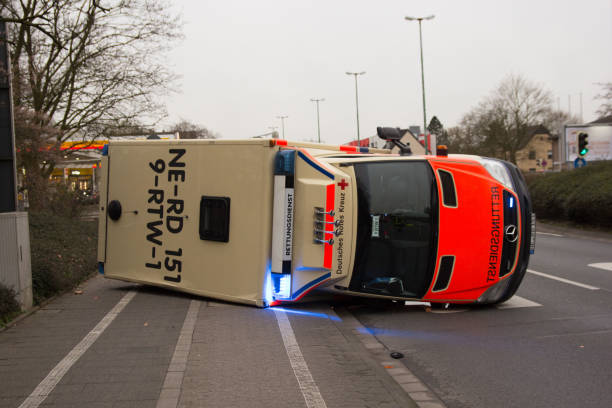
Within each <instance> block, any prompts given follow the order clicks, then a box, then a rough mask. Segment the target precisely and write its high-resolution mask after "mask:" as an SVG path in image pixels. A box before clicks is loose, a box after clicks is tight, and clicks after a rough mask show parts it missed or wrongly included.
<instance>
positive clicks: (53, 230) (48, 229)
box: [30, 211, 97, 304]
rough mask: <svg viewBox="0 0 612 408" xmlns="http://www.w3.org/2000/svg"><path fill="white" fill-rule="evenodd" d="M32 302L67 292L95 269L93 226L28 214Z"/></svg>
mask: <svg viewBox="0 0 612 408" xmlns="http://www.w3.org/2000/svg"><path fill="white" fill-rule="evenodd" d="M30 242H31V254H32V291H33V295H34V303H35V304H40V303H41V302H42V301H43V300H45V299H47V298H49V297H51V296H53V295H55V294H57V293H59V292H62V291H65V290H68V289H71V288H73V287H75V286H76V285H78V284H79V283H80V282H82V281H83V280H84V279H85V278H87V277H88V276H90V275H92V274H93V273H94V272H95V270H96V250H97V223H96V222H93V221H85V220H81V219H79V218H77V217H66V216H58V215H54V214H53V213H52V212H50V211H43V212H30Z"/></svg>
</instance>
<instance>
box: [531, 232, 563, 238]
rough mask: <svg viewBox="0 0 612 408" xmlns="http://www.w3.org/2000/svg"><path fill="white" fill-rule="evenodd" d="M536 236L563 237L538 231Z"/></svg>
mask: <svg viewBox="0 0 612 408" xmlns="http://www.w3.org/2000/svg"><path fill="white" fill-rule="evenodd" d="M536 234H541V235H550V236H551V237H562V236H563V235H559V234H553V233H551V232H540V231H536Z"/></svg>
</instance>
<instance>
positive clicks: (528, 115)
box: [462, 75, 551, 163]
mask: <svg viewBox="0 0 612 408" xmlns="http://www.w3.org/2000/svg"><path fill="white" fill-rule="evenodd" d="M550 105H551V96H550V92H549V91H547V90H544V89H542V88H541V87H540V86H538V85H536V84H533V83H531V82H530V81H528V80H526V79H525V78H523V77H522V76H518V75H509V76H508V77H506V78H505V79H504V80H503V81H502V82H501V83H500V85H499V86H498V87H497V88H496V89H495V90H494V91H493V92H492V93H491V95H490V96H489V97H487V98H486V99H485V100H483V101H482V102H480V104H479V105H478V106H477V107H476V108H474V109H472V110H471V111H470V112H469V113H468V114H466V115H465V116H464V118H463V120H462V126H463V127H464V128H465V129H466V131H465V134H466V135H469V137H468V138H469V139H470V140H471V142H473V143H474V142H475V143H477V144H478V146H479V150H480V151H481V152H482V153H484V154H486V155H491V156H495V157H500V158H503V159H505V160H509V161H512V162H514V163H515V162H516V152H517V151H518V150H519V149H520V148H521V147H522V146H524V145H525V143H527V142H528V138H529V137H530V134H529V132H528V128H529V127H530V126H534V125H539V124H541V123H542V122H543V121H544V119H545V117H546V115H547V114H548V113H549V112H550Z"/></svg>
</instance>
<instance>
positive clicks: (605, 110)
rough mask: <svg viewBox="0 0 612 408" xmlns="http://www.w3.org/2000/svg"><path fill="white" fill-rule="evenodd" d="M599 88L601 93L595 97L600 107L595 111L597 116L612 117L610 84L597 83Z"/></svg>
mask: <svg viewBox="0 0 612 408" xmlns="http://www.w3.org/2000/svg"><path fill="white" fill-rule="evenodd" d="M597 85H599V86H601V87H602V88H603V89H602V93H600V94H599V95H597V96H596V97H595V99H601V101H602V102H601V106H600V107H599V109H597V112H596V113H597V114H598V115H599V117H600V118H604V117H606V116H612V82H605V83H598V84H597Z"/></svg>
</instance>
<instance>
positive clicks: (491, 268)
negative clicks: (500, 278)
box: [487, 187, 503, 282]
mask: <svg viewBox="0 0 612 408" xmlns="http://www.w3.org/2000/svg"><path fill="white" fill-rule="evenodd" d="M500 197H501V193H500V191H499V187H491V235H490V237H489V263H488V266H487V282H491V281H494V280H495V279H496V278H497V261H498V260H499V254H500V250H501V243H502V239H501V228H502V226H503V224H502V219H501V211H502V208H501V198H500Z"/></svg>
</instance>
